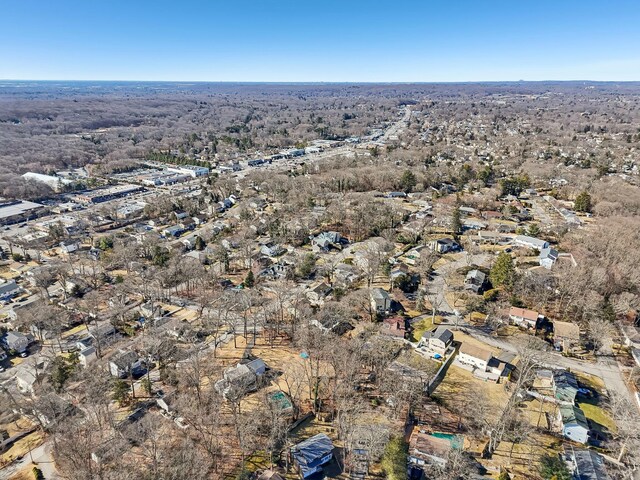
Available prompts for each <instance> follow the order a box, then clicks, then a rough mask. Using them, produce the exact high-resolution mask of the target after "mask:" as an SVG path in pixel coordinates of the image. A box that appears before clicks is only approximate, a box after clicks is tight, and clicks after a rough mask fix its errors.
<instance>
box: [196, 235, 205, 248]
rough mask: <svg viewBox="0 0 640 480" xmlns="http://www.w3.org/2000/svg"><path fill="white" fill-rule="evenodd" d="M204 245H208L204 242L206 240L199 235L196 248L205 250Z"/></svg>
mask: <svg viewBox="0 0 640 480" xmlns="http://www.w3.org/2000/svg"><path fill="white" fill-rule="evenodd" d="M204 247H206V243H204V240H203V239H202V237H200V236H197V237H196V245H195V248H196V250H198V251H199V252H201V251H202V250H204Z"/></svg>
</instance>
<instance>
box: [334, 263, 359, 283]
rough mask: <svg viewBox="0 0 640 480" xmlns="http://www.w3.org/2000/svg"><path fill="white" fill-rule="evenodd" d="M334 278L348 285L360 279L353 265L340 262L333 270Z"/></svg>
mask: <svg viewBox="0 0 640 480" xmlns="http://www.w3.org/2000/svg"><path fill="white" fill-rule="evenodd" d="M333 278H334V280H335V282H337V283H339V284H341V285H344V286H347V287H348V286H350V285H351V284H353V283H354V282H356V281H357V280H358V272H357V270H356V268H355V267H354V266H353V265H347V264H346V263H339V264H338V266H337V267H336V269H335V271H334V272H333Z"/></svg>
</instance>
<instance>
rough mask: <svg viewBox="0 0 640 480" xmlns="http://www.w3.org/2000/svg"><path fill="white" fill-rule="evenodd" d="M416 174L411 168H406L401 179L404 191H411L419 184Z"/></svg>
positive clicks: (401, 186)
mask: <svg viewBox="0 0 640 480" xmlns="http://www.w3.org/2000/svg"><path fill="white" fill-rule="evenodd" d="M417 183H418V181H417V180H416V176H415V174H414V173H413V172H412V171H411V170H405V172H404V173H403V174H402V178H401V179H400V188H401V189H402V191H403V192H404V193H409V192H411V191H412V190H413V188H414V187H415V186H416V185H417Z"/></svg>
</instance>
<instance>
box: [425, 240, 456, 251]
mask: <svg viewBox="0 0 640 480" xmlns="http://www.w3.org/2000/svg"><path fill="white" fill-rule="evenodd" d="M429 247H431V249H433V250H434V251H436V252H438V253H448V252H456V251H458V250H460V245H459V244H458V243H457V242H456V241H455V240H453V239H452V238H439V239H438V240H433V241H431V242H429Z"/></svg>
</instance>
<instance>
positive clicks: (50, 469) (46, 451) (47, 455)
mask: <svg viewBox="0 0 640 480" xmlns="http://www.w3.org/2000/svg"><path fill="white" fill-rule="evenodd" d="M32 457H33V461H34V462H35V463H36V464H37V467H38V468H39V469H40V470H42V474H43V475H44V478H45V479H46V480H57V479H59V478H60V476H59V475H58V473H57V471H56V467H55V464H54V463H53V457H52V456H51V443H50V442H45V443H43V444H42V445H40V446H39V447H36V448H34V449H33V450H32V451H31V455H29V454H26V455H25V456H24V457H23V458H22V459H21V460H20V461H18V462H14V463H12V464H11V465H7V466H6V467H4V468H3V469H2V471H1V472H0V478H10V477H11V476H12V475H15V474H16V473H18V472H20V471H21V470H24V469H25V468H27V467H29V470H31V468H32V465H31V458H32ZM29 475H31V472H30V471H29Z"/></svg>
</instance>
